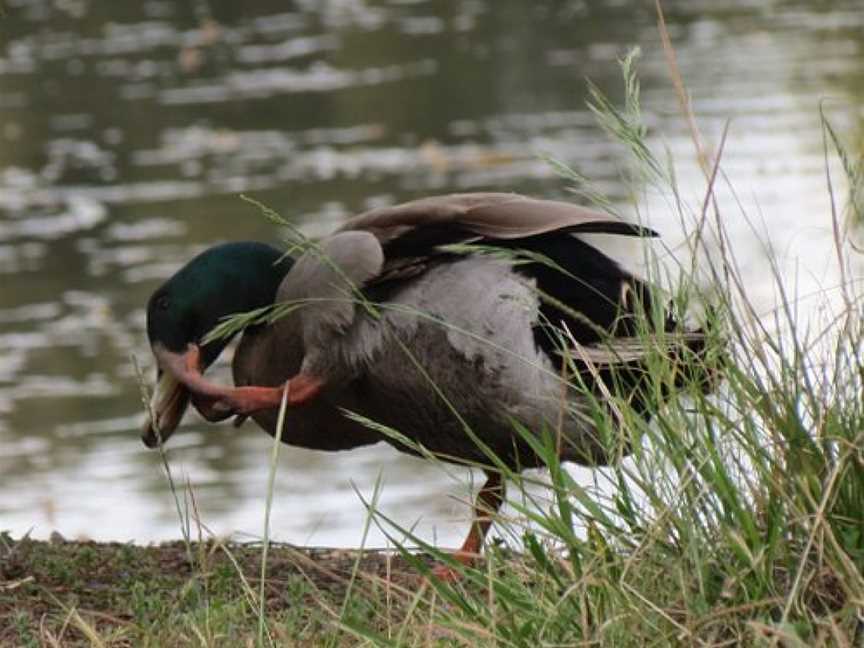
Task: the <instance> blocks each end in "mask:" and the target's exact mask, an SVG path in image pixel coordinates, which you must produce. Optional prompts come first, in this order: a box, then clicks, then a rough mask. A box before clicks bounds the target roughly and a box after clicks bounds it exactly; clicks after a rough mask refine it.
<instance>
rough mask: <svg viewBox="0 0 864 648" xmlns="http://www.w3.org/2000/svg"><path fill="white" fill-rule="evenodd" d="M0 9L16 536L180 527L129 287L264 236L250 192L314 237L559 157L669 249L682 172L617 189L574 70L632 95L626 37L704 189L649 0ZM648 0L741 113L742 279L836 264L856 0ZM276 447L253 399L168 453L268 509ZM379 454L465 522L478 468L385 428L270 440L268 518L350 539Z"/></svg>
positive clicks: (0, 145) (0, 380)
mask: <svg viewBox="0 0 864 648" xmlns="http://www.w3.org/2000/svg"><path fill="white" fill-rule="evenodd" d="M0 6H2V10H0V530H4V529H5V530H9V531H12V532H13V533H14V534H16V535H20V534H23V533H26V532H28V531H31V530H32V533H33V535H34V536H36V537H46V536H47V535H48V534H50V533H51V531H52V530H55V529H56V530H57V531H59V532H60V533H62V534H63V535H65V536H66V537H69V538H75V537H91V538H95V539H110V540H123V541H125V540H135V541H137V542H146V541H151V540H159V539H172V538H177V537H179V529H178V518H177V514H176V511H175V507H174V501H173V499H172V496H171V493H170V491H169V488H168V485H167V482H166V479H165V476H164V473H163V471H162V469H161V465H160V460H159V456H158V453H154V452H150V451H147V450H146V449H145V448H144V447H143V445H142V444H141V443H140V441H139V435H138V427H139V425H140V421H141V419H142V414H141V411H142V408H141V401H140V395H139V387H138V384H137V380H136V376H135V370H134V368H133V364H132V362H131V360H130V358H131V356H132V355H133V354H134V355H135V356H137V358H138V359H139V360H140V362H141V364H142V366H143V367H144V369H145V371H146V375H147V377H148V378H151V377H152V375H153V369H152V359H151V357H150V354H149V348H148V345H147V341H146V336H145V334H144V323H145V318H144V306H145V303H146V300H147V297H148V296H149V294H150V292H151V291H152V290H153V289H154V288H155V287H156V286H157V285H158V284H159V283H160V282H161V281H162V280H164V279H165V278H166V277H168V276H169V275H170V274H171V273H172V272H173V271H174V270H176V269H177V268H178V267H179V266H180V265H181V264H182V263H183V262H184V261H185V260H187V259H189V258H190V257H191V256H192V255H194V254H195V253H196V252H198V251H200V250H201V249H203V248H204V247H206V246H208V245H211V244H213V243H216V242H219V241H224V240H229V239H259V240H265V241H267V240H278V238H279V232H278V231H277V230H276V229H275V228H274V227H273V226H272V225H270V224H268V223H267V222H265V220H264V219H263V218H262V217H261V216H260V214H259V213H258V212H257V210H256V209H254V208H253V207H251V206H250V205H248V204H247V203H245V202H243V201H242V200H241V199H240V198H239V197H238V196H239V194H240V193H245V194H248V195H250V196H253V197H255V198H256V199H258V200H260V201H262V202H264V203H266V204H267V205H269V206H271V207H272V208H274V209H275V210H277V211H278V212H280V213H281V214H282V215H283V216H285V217H287V218H291V219H294V220H296V221H297V222H298V223H301V224H303V226H304V227H305V228H306V230H307V231H308V232H309V233H311V234H319V233H323V232H326V231H327V230H328V229H329V228H330V227H332V226H333V224H335V223H338V222H340V221H341V220H342V219H343V218H345V217H347V216H348V215H351V214H354V213H356V212H358V211H361V210H364V209H367V208H369V207H373V206H378V205H383V204H389V203H394V202H398V201H402V200H407V199H410V198H414V197H417V196H421V195H426V194H432V193H445V192H451V191H472V190H498V191H511V190H512V191H519V192H525V193H530V194H536V195H540V196H544V197H565V198H568V199H570V198H569V196H570V194H568V192H567V184H566V182H565V181H563V180H562V179H561V178H559V177H558V176H556V175H555V173H554V171H553V169H552V168H551V167H550V166H549V165H548V164H547V163H546V162H544V161H543V160H541V159H540V158H539V157H538V154H548V155H552V156H553V157H555V158H558V159H560V160H562V161H564V162H566V163H567V164H569V165H571V166H572V167H573V168H575V169H576V170H578V171H579V172H580V173H582V174H583V175H585V176H587V177H589V178H590V179H592V180H593V181H595V182H596V184H597V186H598V187H599V188H600V189H602V190H603V191H605V192H606V193H607V194H608V195H609V196H610V197H611V198H612V199H613V201H614V202H615V203H616V205H617V206H618V207H619V208H620V210H621V212H622V213H624V214H625V215H629V216H631V217H634V215H635V213H636V202H635V201H638V210H639V214H640V216H641V217H642V218H644V219H645V220H647V221H649V222H650V224H651V225H652V226H653V227H655V228H656V229H658V230H660V231H661V232H662V233H663V234H664V236H665V237H666V241H667V243H668V245H670V246H673V247H674V246H675V245H676V243H678V242H680V241H682V239H683V237H684V234H685V229H686V224H685V225H684V226H682V224H681V223H680V221H679V217H678V216H677V215H676V213H675V212H674V210H673V209H672V203H671V202H670V199H669V197H668V196H664V195H662V194H659V193H657V192H654V191H651V190H650V189H649V190H646V191H644V192H640V194H639V195H637V196H635V197H634V196H633V195H631V191H630V190H629V189H628V188H627V187H626V185H625V183H623V182H622V181H621V177H622V173H624V172H625V170H626V169H627V164H628V162H627V157H626V151H625V150H624V149H623V148H622V147H621V146H620V145H619V144H616V143H614V142H612V141H610V139H609V138H608V137H606V136H605V135H604V134H603V133H602V132H601V130H600V129H599V128H598V127H597V126H596V124H595V122H594V119H593V118H592V116H591V114H590V112H589V111H588V110H587V109H586V106H585V99H586V83H585V79H586V78H590V79H591V80H592V81H593V82H594V83H596V84H597V85H598V86H599V87H600V88H601V89H602V90H603V91H604V92H606V93H607V94H609V95H610V96H611V97H612V98H613V99H616V100H620V99H621V97H622V96H623V88H622V82H621V75H620V70H619V67H618V65H617V62H616V60H617V58H619V57H621V56H623V55H624V54H626V52H627V51H628V50H629V48H630V47H632V46H634V45H638V46H640V47H641V49H642V52H643V57H642V61H641V63H640V78H641V81H642V88H643V104H644V105H643V111H644V117H645V120H646V123H647V124H648V126H649V128H650V138H651V141H652V142H653V143H654V144H656V147H655V148H656V150H657V151H659V152H660V153H661V155H662V154H663V150H664V149H668V151H669V152H670V153H671V154H672V155H673V156H674V158H675V159H676V161H677V163H678V164H679V169H678V177H679V182H680V183H681V187H682V193H683V198H684V200H685V201H687V202H688V203H689V204H691V205H699V204H700V202H701V200H702V194H703V192H704V184H705V183H704V179H703V178H702V176H701V174H700V173H699V172H698V168H697V167H696V165H695V162H694V153H693V146H692V143H691V141H690V137H689V134H688V131H687V129H686V124H685V123H684V121H683V120H682V119H681V117H680V114H679V111H678V104H677V99H676V95H675V92H674V89H673V87H672V84H671V82H670V81H669V74H668V69H667V66H666V62H665V59H664V55H663V50H662V47H661V45H660V40H659V35H658V31H657V26H656V15H655V13H654V7H653V2H651V1H649V0H566V1H565V0H560V1H555V0H546V1H537V2H525V1H524V0H494V1H493V0H465V1H463V2H451V1H447V0H440V1H439V0H391V1H385V0H368V1H363V0H320V1H319V0H297V1H295V2H286V1H284V0H278V1H277V0H257V1H256V2H254V3H253V2H235V1H233V0H183V1H180V0H144V1H141V2H111V1H109V0H4V1H3V2H2V3H0ZM664 7H665V9H666V17H667V21H668V25H669V31H670V35H671V37H672V39H673V43H674V45H675V47H676V50H677V55H678V60H679V65H680V68H681V73H682V75H683V77H684V79H685V81H686V82H687V84H688V87H689V90H690V91H691V93H692V97H693V107H694V110H695V112H696V114H697V117H698V118H699V124H700V127H701V128H702V130H703V132H704V134H705V136H706V139H707V140H708V142H709V143H712V144H713V145H714V146H716V145H717V144H718V142H719V138H720V133H721V131H722V128H723V124H724V123H725V121H726V120H727V119H731V130H730V135H729V139H728V141H727V143H726V150H725V154H724V169H725V171H726V174H727V175H728V177H729V180H730V182H731V183H732V185H733V186H734V188H735V197H733V196H732V194H731V192H729V191H728V190H727V191H725V192H724V203H723V212H724V217H725V219H726V221H725V222H726V226H727V228H728V229H729V232H730V235H731V237H732V242H733V246H734V249H735V253H736V255H737V257H738V259H739V261H740V263H741V266H742V271H743V273H744V275H745V277H746V279H747V284H748V287H749V288H750V289H751V290H752V291H753V299H754V301H756V302H757V303H758V304H760V306H761V307H763V308H764V309H765V311H764V312H765V313H766V314H767V313H770V309H771V306H772V299H773V293H774V290H775V289H774V286H773V285H772V282H771V279H770V272H769V264H768V258H767V252H766V251H767V249H768V248H771V249H772V250H773V252H774V253H775V254H776V255H777V256H778V258H779V259H780V264H781V270H782V271H783V272H784V273H785V274H786V276H788V277H789V281H790V288H791V290H792V294H799V295H802V296H806V295H807V294H809V293H811V292H813V291H816V290H820V289H830V288H832V287H835V286H836V285H837V282H838V276H837V274H836V271H835V270H834V268H835V266H834V265H833V262H834V257H833V254H834V249H833V243H832V237H831V236H832V235H831V220H830V203H829V199H828V192H827V190H826V182H825V164H824V159H823V139H822V130H821V127H820V120H819V102H820V101H821V100H824V101H825V109H826V112H827V113H828V114H829V115H830V117H831V119H832V121H833V123H834V125H835V127H836V128H837V130H838V133H839V134H840V135H841V137H843V138H844V141H846V142H848V143H850V146H853V147H855V146H857V147H858V149H857V150H858V151H860V150H861V146H862V141H864V127H862V124H864V108H862V105H864V6H862V4H861V0H766V1H763V0H758V1H755V2H754V1H753V0H666V1H665V2H664ZM835 180H836V181H837V182H838V185H837V186H838V192H839V193H840V196H841V198H842V183H840V182H839V179H835ZM808 304H810V302H808V300H807V299H802V301H801V308H802V309H806V308H808V307H809V305H808ZM223 365H224V363H223ZM222 372H223V373H222V375H223V377H224V378H227V375H226V374H225V369H224V366H223V368H222ZM269 448H270V439H269V437H267V436H266V435H265V434H263V433H262V432H261V431H260V430H258V429H257V428H255V427H254V426H253V425H252V424H247V425H246V426H245V427H244V428H243V429H241V430H239V431H238V430H234V429H233V428H232V427H231V426H230V425H222V426H219V427H213V426H206V425H204V424H203V423H201V421H200V419H198V418H197V417H195V416H190V417H189V420H188V422H187V425H186V426H185V429H183V430H181V432H179V433H178V434H177V435H176V436H175V437H174V438H173V439H172V442H171V444H170V454H169V457H170V462H171V466H172V471H173V474H174V477H175V479H177V480H178V482H179V483H180V484H181V485H182V484H183V483H185V482H186V481H187V480H188V481H189V482H190V483H191V484H192V485H193V487H194V492H195V495H196V499H197V505H198V509H199V511H200V513H201V517H202V520H203V522H204V523H205V524H206V525H207V526H208V527H209V528H210V529H211V530H212V531H213V532H215V533H220V534H225V533H238V534H240V537H250V536H260V534H261V526H262V520H263V507H264V494H265V492H266V479H267V466H268V453H269ZM379 474H380V475H381V477H382V478H383V482H384V488H383V494H382V498H381V508H382V509H383V510H384V512H385V513H386V514H388V515H390V516H392V517H393V518H394V519H396V520H397V521H399V522H400V523H401V524H403V525H405V526H411V525H415V524H416V530H417V531H418V533H419V534H420V535H421V536H422V537H424V538H425V539H427V540H430V541H436V542H439V543H441V544H444V545H448V544H451V545H452V544H456V543H457V542H458V541H459V540H461V537H462V535H463V534H464V533H465V532H466V530H467V521H468V514H469V512H468V510H467V508H465V507H464V506H463V505H461V504H460V503H459V501H458V499H459V498H464V497H466V496H467V495H468V492H469V485H470V480H469V476H468V473H467V471H461V470H460V469H454V474H456V475H457V476H458V477H459V478H460V479H458V480H453V479H451V478H450V477H448V476H447V475H446V474H445V473H443V472H442V471H441V470H440V469H438V468H435V467H432V466H429V465H427V464H425V463H423V462H421V461H419V460H416V459H412V458H410V457H407V456H405V455H400V454H398V453H397V452H395V451H394V450H391V449H390V448H389V447H384V446H383V445H379V446H376V447H373V448H366V449H361V450H357V451H353V452H351V453H341V454H324V453H320V454H319V453H314V452H309V451H303V450H299V449H296V448H290V447H283V449H282V464H281V466H280V470H279V475H278V481H277V491H276V505H275V509H274V514H273V535H274V536H275V538H276V539H278V540H282V541H289V542H296V543H311V544H322V545H323V544H332V545H343V546H350V545H354V544H357V543H358V542H359V541H360V538H361V534H362V526H363V519H364V515H365V514H364V510H363V507H362V505H361V502H360V500H359V499H358V496H357V494H356V493H355V491H354V490H353V487H352V482H353V484H354V485H356V488H357V489H358V490H359V491H360V492H361V493H363V494H364V495H365V496H367V497H368V496H370V495H371V492H372V490H373V488H374V484H375V481H376V479H377V478H378V476H379ZM582 474H583V477H584V478H585V479H586V480H588V479H590V473H589V472H588V471H585V472H584V473H582ZM383 542H384V540H383V535H382V534H381V533H379V532H378V531H374V530H373V532H372V534H371V536H370V544H372V545H381V544H383Z"/></svg>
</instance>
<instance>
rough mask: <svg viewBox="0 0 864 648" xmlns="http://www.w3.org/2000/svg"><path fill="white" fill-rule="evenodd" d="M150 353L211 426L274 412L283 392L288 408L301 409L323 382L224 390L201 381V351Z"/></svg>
mask: <svg viewBox="0 0 864 648" xmlns="http://www.w3.org/2000/svg"><path fill="white" fill-rule="evenodd" d="M154 352H155V353H157V357H158V359H159V361H160V366H161V367H162V368H163V369H164V370H165V371H170V372H171V373H173V374H174V376H175V377H176V379H177V380H178V381H179V382H181V383H182V384H183V385H184V386H185V387H186V389H187V390H189V396H190V399H191V401H192V405H193V406H194V407H195V409H196V410H198V412H199V413H200V414H201V416H203V417H204V418H205V419H207V420H208V421H211V422H216V421H223V420H225V419H227V418H230V417H232V416H241V417H245V416H249V415H250V414H254V413H255V412H260V411H263V410H268V409H278V407H279V405H280V404H281V403H282V393H283V391H285V390H286V389H287V392H288V394H287V401H288V405H291V406H297V405H302V404H303V403H306V402H308V401H310V400H312V399H313V398H315V396H317V395H318V394H319V393H320V391H321V389H322V388H323V387H324V381H323V380H321V379H319V378H315V377H312V376H307V375H305V374H302V373H300V374H297V375H296V376H294V377H293V378H291V379H290V380H289V381H287V383H285V384H283V385H278V386H276V387H264V386H254V385H249V386H243V387H225V386H223V385H219V384H216V383H213V382H210V381H208V380H207V379H205V378H204V376H203V375H202V373H201V371H202V367H201V365H202V362H201V350H200V349H199V347H198V346H197V345H194V344H190V345H189V346H188V347H187V349H186V351H185V352H183V353H172V352H170V351H167V350H165V349H158V350H156V349H154Z"/></svg>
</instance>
